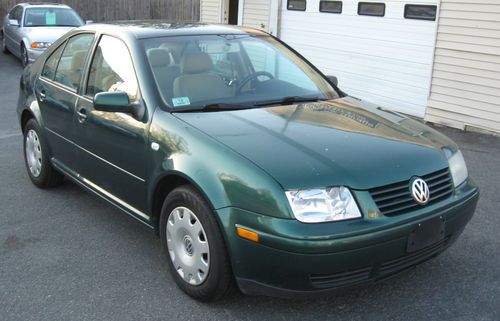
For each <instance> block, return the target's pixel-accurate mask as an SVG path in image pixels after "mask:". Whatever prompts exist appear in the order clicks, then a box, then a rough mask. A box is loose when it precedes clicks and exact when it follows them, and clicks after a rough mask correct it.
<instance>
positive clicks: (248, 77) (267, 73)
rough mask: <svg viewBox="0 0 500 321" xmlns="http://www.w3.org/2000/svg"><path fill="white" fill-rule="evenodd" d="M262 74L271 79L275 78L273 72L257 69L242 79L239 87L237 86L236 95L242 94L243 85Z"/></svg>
mask: <svg viewBox="0 0 500 321" xmlns="http://www.w3.org/2000/svg"><path fill="white" fill-rule="evenodd" d="M260 76H265V77H267V78H269V79H274V76H273V75H272V74H271V73H269V72H267V71H256V72H254V73H253V74H251V75H248V76H246V77H245V78H243V80H242V81H241V83H240V84H239V85H238V88H236V95H239V94H241V90H242V89H243V87H245V85H246V84H247V83H248V82H249V81H250V80H254V79H257V78H258V77H260Z"/></svg>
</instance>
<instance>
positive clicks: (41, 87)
mask: <svg viewBox="0 0 500 321" xmlns="http://www.w3.org/2000/svg"><path fill="white" fill-rule="evenodd" d="M93 41H94V34H91V33H85V34H80V35H76V36H73V37H71V38H70V39H69V40H68V41H66V42H65V43H63V44H62V45H60V46H59V48H57V49H56V50H55V51H54V52H53V53H52V54H51V56H50V57H49V58H48V59H47V60H46V62H45V65H44V67H43V69H42V73H41V75H40V78H39V79H38V80H37V81H36V85H35V94H36V96H37V98H38V103H39V106H40V112H41V114H42V120H43V122H44V128H45V129H46V136H47V140H48V141H49V145H50V147H51V154H52V157H54V158H55V160H56V161H58V162H59V165H63V166H65V168H66V169H71V170H74V167H75V163H74V160H75V145H74V143H73V141H74V139H75V128H74V116H75V103H76V100H77V97H78V95H77V92H78V89H79V87H80V83H81V78H82V68H83V64H84V63H85V60H86V58H87V55H88V52H89V51H90V47H91V45H92V43H93Z"/></svg>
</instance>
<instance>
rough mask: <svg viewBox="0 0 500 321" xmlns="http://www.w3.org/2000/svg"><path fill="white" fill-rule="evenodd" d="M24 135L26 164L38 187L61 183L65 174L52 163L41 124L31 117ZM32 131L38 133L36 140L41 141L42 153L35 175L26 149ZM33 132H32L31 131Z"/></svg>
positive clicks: (53, 185)
mask: <svg viewBox="0 0 500 321" xmlns="http://www.w3.org/2000/svg"><path fill="white" fill-rule="evenodd" d="M23 131H24V135H23V154H24V164H25V165H26V170H27V171H28V175H29V177H30V179H31V181H32V182H33V184H35V185H36V186H38V187H41V188H50V187H55V186H58V185H61V184H62V182H63V179H64V176H63V175H62V174H61V173H59V172H58V171H57V170H56V169H55V168H54V167H53V166H52V164H51V163H50V158H49V155H48V151H47V144H46V143H45V139H44V137H43V136H42V135H41V130H40V126H38V123H37V122H36V121H35V119H33V118H32V119H30V120H28V122H27V123H26V126H24V130H23ZM30 131H33V132H34V133H35V134H36V138H37V139H36V140H37V141H39V147H40V149H41V150H40V154H41V157H40V158H39V159H37V160H38V161H39V163H40V170H39V174H38V175H35V174H34V173H33V171H32V170H31V169H30V165H29V162H28V157H29V156H28V152H27V149H26V145H27V144H28V142H27V141H28V135H29V134H30ZM31 134H32V133H31Z"/></svg>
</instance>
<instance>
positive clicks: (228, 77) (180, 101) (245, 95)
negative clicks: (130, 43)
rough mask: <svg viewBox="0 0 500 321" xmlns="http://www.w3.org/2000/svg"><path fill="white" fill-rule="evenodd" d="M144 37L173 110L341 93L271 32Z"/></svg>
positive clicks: (268, 103) (324, 97) (263, 103)
mask: <svg viewBox="0 0 500 321" xmlns="http://www.w3.org/2000/svg"><path fill="white" fill-rule="evenodd" d="M142 42H143V45H144V50H145V53H146V56H147V57H148V60H149V64H150V66H151V70H152V72H153V76H154V78H155V81H156V84H157V86H158V90H159V92H160V93H161V95H162V97H163V99H164V101H165V103H166V104H167V106H168V107H169V108H171V109H172V110H173V111H195V110H200V109H204V110H216V109H238V108H239V109H243V108H255V107H263V106H271V105H278V104H291V103H294V102H306V101H317V100H327V99H335V98H338V97H339V94H338V93H337V91H336V90H335V89H334V88H333V86H332V85H331V84H330V83H329V82H328V81H327V80H325V78H324V76H322V75H321V74H320V73H318V72H317V71H315V69H314V68H313V67H311V66H310V65H309V64H308V63H306V62H305V61H304V60H303V59H302V58H300V57H299V56H298V55H296V54H295V53H293V52H292V51H291V50H289V49H288V48H287V47H286V46H284V45H283V44H281V43H280V42H279V41H277V40H276V39H274V38H272V37H270V36H250V35H201V36H173V37H163V38H152V39H144V40H142Z"/></svg>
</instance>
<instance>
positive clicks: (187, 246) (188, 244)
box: [183, 235, 194, 256]
mask: <svg viewBox="0 0 500 321" xmlns="http://www.w3.org/2000/svg"><path fill="white" fill-rule="evenodd" d="M183 241H184V250H185V251H186V254H187V255H189V256H192V255H193V252H194V248H193V241H191V237H190V236H189V235H186V236H184V240H183Z"/></svg>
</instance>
